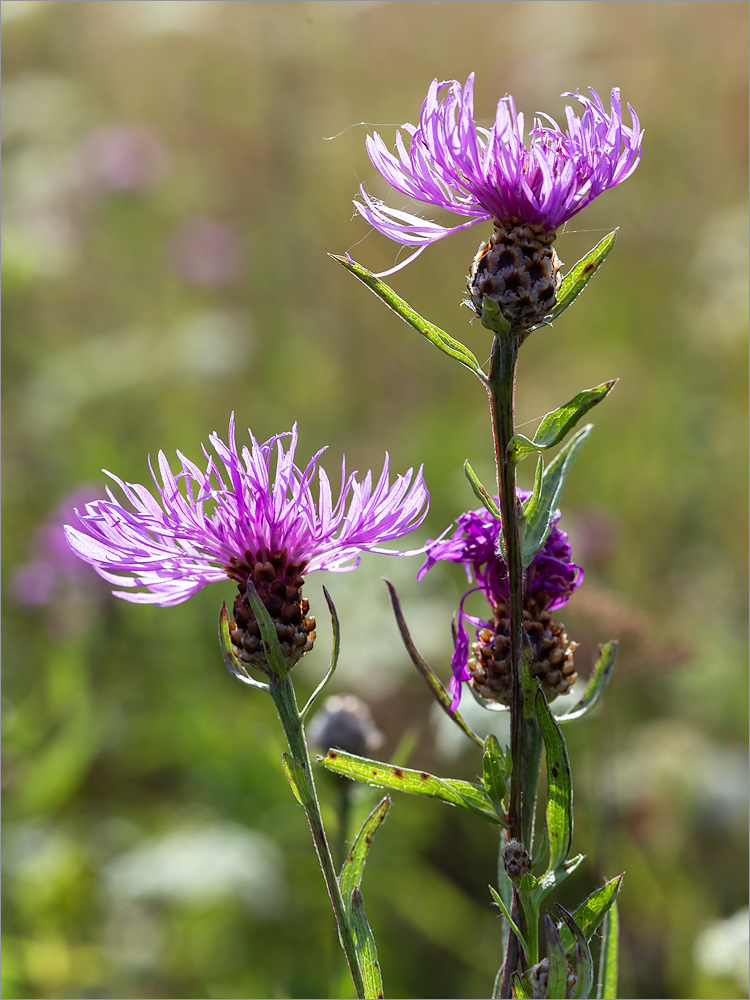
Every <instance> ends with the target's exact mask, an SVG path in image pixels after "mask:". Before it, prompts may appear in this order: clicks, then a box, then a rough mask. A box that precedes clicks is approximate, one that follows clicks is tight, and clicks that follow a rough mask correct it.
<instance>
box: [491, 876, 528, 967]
mask: <svg viewBox="0 0 750 1000" xmlns="http://www.w3.org/2000/svg"><path fill="white" fill-rule="evenodd" d="M489 890H490V892H491V893H492V898H493V899H494V900H495V902H496V903H497V905H498V907H499V909H500V912H501V913H502V915H503V916H504V917H505V919H506V920H507V921H508V926H509V927H510V929H511V930H512V931H513V933H514V934H515V936H516V937H517V938H518V943H519V944H520V945H521V947H522V948H523V953H524V955H525V956H526V961H527V962H528V961H529V946H528V945H527V944H526V939H525V938H524V936H523V934H522V933H521V930H520V928H519V927H518V924H517V923H516V922H515V920H514V919H513V917H511V915H510V911H509V909H508V907H507V906H506V905H505V903H504V901H503V898H502V896H501V895H500V893H499V892H498V891H497V889H493V888H492V886H489Z"/></svg>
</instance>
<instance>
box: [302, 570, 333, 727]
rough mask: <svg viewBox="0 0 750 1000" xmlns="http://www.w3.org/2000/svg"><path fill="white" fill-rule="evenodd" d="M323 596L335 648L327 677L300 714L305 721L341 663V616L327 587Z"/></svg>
mask: <svg viewBox="0 0 750 1000" xmlns="http://www.w3.org/2000/svg"><path fill="white" fill-rule="evenodd" d="M323 594H324V596H325V599H326V604H327V605H328V611H329V613H330V615H331V628H332V630H333V648H332V649H331V665H330V666H329V667H328V670H327V671H326V675H325V677H324V678H323V680H322V681H321V682H320V684H318V686H317V687H316V688H315V690H314V691H313V693H312V694H311V695H310V697H309V698H308V699H307V704H306V705H305V707H304V708H303V709H302V711H301V712H300V713H299V717H300V719H304V718H305V716H306V715H307V713H308V712H309V711H310V709H311V708H312V707H313V705H314V704H315V702H316V700H317V698H318V695H319V694H320V693H321V691H322V690H323V688H325V686H326V684H328V682H329V681H330V679H331V678H332V677H333V672H334V670H335V669H336V665H337V664H338V662H339V651H340V650H341V625H340V623H339V616H338V614H337V612H336V607H335V605H334V603H333V601H332V600H331V595H330V594H329V593H328V591H327V590H326V588H325V587H323Z"/></svg>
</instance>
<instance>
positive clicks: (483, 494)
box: [464, 459, 503, 521]
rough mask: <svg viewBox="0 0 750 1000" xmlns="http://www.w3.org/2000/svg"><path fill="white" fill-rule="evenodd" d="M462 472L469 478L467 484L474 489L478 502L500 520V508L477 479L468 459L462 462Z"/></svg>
mask: <svg viewBox="0 0 750 1000" xmlns="http://www.w3.org/2000/svg"><path fill="white" fill-rule="evenodd" d="M464 472H465V473H466V478H467V479H468V480H469V485H470V486H471V488H472V490H473V491H474V496H475V497H476V498H477V500H479V502H480V503H482V504H484V506H485V507H486V508H487V510H488V511H489V512H490V514H492V516H493V517H494V518H495V519H496V520H498V521H501V520H502V517H503V515H502V514H501V513H500V508H499V507H498V506H497V504H496V503H495V501H494V500H493V499H492V497H491V496H490V494H489V493H488V492H487V490H486V489H485V488H484V486H482V484H481V483H480V481H479V477H478V476H477V474H476V472H474V470H473V469H472V467H471V466H470V465H469V461H468V459H467V460H466V461H465V462H464Z"/></svg>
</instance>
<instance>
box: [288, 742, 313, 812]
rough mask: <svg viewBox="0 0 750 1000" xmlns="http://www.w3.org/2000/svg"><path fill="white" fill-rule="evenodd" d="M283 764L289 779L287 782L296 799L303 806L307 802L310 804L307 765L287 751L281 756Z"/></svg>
mask: <svg viewBox="0 0 750 1000" xmlns="http://www.w3.org/2000/svg"><path fill="white" fill-rule="evenodd" d="M281 763H282V765H283V767H284V774H285V775H286V777H287V781H288V782H289V784H290V786H291V789H292V791H293V792H294V797H295V799H296V800H297V801H298V802H299V804H300V805H301V806H304V804H305V802H308V801H309V799H310V791H309V788H308V785H307V775H306V774H305V765H304V764H303V763H302V761H301V760H297V758H296V757H292V755H291V754H290V753H286V751H285V752H284V753H282V755H281Z"/></svg>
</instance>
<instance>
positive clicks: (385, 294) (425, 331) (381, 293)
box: [329, 253, 486, 382]
mask: <svg viewBox="0 0 750 1000" xmlns="http://www.w3.org/2000/svg"><path fill="white" fill-rule="evenodd" d="M329 257H333V259H334V260H336V261H338V262H339V264H341V265H342V267H345V268H346V269H347V271H351V273H352V274H353V275H354V276H355V277H357V278H359V280H360V281H361V282H363V284H365V285H367V287H368V288H369V289H370V291H371V292H374V294H375V295H377V297H378V298H379V299H380V300H381V301H382V302H385V304H386V305H387V306H388V308H389V309H392V310H393V312H395V313H396V315H397V316H400V317H401V319H402V320H403V321H404V322H405V323H408V324H409V326H410V327H412V329H414V330H416V331H417V333H421V334H422V336H423V337H426V338H427V340H429V342H430V343H431V344H433V345H434V346H435V347H437V348H438V349H439V350H441V351H442V352H443V354H447V355H448V357H450V358H453V359H454V360H456V361H460V362H461V364H462V365H465V366H466V367H467V368H468V369H469V370H470V371H472V372H474V374H475V375H477V376H478V377H479V378H480V379H481V380H482V382H486V377H485V374H484V372H483V371H482V369H481V367H480V365H479V362H478V361H477V359H476V358H475V357H474V355H473V354H472V352H471V351H470V350H469V348H468V347H465V346H464V344H462V343H461V342H460V341H459V340H454V338H453V337H451V336H449V334H447V333H446V332H445V331H444V330H441V329H440V327H438V326H435V324H434V323H430V322H429V320H426V319H424V317H422V316H420V315H419V313H418V312H415V311H414V309H412V307H411V306H410V305H409V303H408V302H406V301H405V300H404V299H402V298H401V296H400V295H397V294H396V293H395V292H394V290H393V289H392V288H390V287H389V286H388V285H386V283H385V282H384V281H381V280H380V278H376V277H375V275H374V274H373V273H372V271H368V270H367V268H366V267H362V265H361V264H358V263H357V262H356V261H354V260H351V259H350V258H348V257H341V256H339V255H338V254H333V253H332V254H329Z"/></svg>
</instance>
